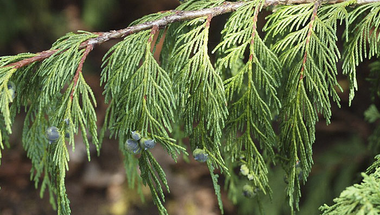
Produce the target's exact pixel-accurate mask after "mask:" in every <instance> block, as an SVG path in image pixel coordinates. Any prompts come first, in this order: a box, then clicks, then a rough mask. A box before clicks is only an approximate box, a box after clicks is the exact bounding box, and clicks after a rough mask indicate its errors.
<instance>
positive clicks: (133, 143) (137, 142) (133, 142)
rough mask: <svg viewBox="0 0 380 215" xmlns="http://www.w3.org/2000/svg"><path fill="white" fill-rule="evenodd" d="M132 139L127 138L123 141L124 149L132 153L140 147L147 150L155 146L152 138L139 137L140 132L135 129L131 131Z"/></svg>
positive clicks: (138, 150) (137, 151)
mask: <svg viewBox="0 0 380 215" xmlns="http://www.w3.org/2000/svg"><path fill="white" fill-rule="evenodd" d="M131 136H132V139H128V140H127V141H126V142H125V149H126V150H127V151H129V152H132V153H134V154H138V153H140V152H141V150H142V149H144V150H148V149H152V148H154V146H156V142H155V141H154V140H153V139H150V138H146V137H141V134H140V133H139V132H137V131H132V135H131Z"/></svg>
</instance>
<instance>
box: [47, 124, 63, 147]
mask: <svg viewBox="0 0 380 215" xmlns="http://www.w3.org/2000/svg"><path fill="white" fill-rule="evenodd" d="M45 136H46V139H48V140H49V143H50V144H51V143H52V142H55V141H56V140H58V138H59V136H60V135H59V130H58V128H57V127H55V126H50V127H49V128H47V129H46V132H45Z"/></svg>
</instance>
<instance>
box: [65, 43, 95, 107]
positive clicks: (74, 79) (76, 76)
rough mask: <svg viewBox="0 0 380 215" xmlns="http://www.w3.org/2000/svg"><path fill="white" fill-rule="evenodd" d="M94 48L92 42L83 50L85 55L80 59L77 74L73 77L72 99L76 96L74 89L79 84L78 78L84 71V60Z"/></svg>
mask: <svg viewBox="0 0 380 215" xmlns="http://www.w3.org/2000/svg"><path fill="white" fill-rule="evenodd" d="M93 48H94V45H92V44H88V45H87V46H86V50H85V51H84V52H83V56H82V58H81V59H80V62H79V65H78V68H77V71H76V72H75V76H74V78H73V82H74V84H73V88H72V90H71V94H70V99H71V100H73V97H74V91H75V89H76V87H77V84H78V79H79V75H80V73H82V68H83V64H84V61H85V60H86V58H87V55H88V54H89V53H90V51H92V49H93Z"/></svg>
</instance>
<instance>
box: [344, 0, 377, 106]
mask: <svg viewBox="0 0 380 215" xmlns="http://www.w3.org/2000/svg"><path fill="white" fill-rule="evenodd" d="M379 10H380V3H379V2H377V3H372V4H365V5H362V6H360V7H357V8H356V9H355V10H353V11H352V12H350V13H349V14H348V20H347V22H348V23H354V22H355V21H356V20H360V21H359V23H357V24H355V25H350V28H349V30H347V31H348V33H347V34H346V40H348V43H347V44H346V47H345V52H344V55H343V56H344V57H343V65H342V68H343V74H346V75H348V77H349V79H350V81H351V85H350V100H352V99H353V97H354V90H357V89H358V85H357V83H356V66H357V65H358V64H359V63H360V62H362V61H363V59H364V58H367V57H368V58H371V57H373V56H376V55H378V47H379V41H378V33H377V32H378V30H379V26H380V19H379V18H380V17H379V16H380V13H379ZM358 32H360V33H358ZM348 35H350V37H349V36H348Z"/></svg>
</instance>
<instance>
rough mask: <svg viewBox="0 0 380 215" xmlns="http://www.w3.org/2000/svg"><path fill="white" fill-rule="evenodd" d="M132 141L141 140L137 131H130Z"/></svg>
mask: <svg viewBox="0 0 380 215" xmlns="http://www.w3.org/2000/svg"><path fill="white" fill-rule="evenodd" d="M132 139H134V140H136V141H137V140H140V139H141V135H140V133H139V132H137V131H132Z"/></svg>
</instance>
